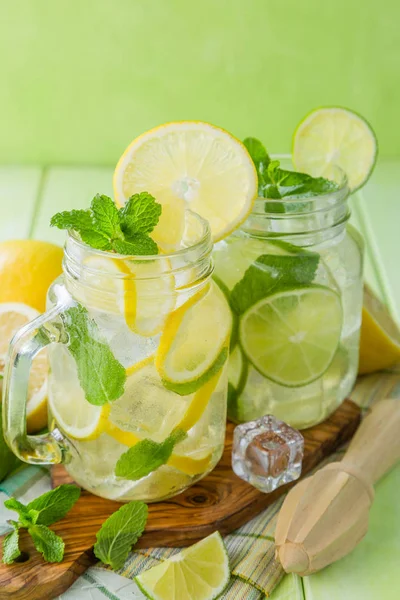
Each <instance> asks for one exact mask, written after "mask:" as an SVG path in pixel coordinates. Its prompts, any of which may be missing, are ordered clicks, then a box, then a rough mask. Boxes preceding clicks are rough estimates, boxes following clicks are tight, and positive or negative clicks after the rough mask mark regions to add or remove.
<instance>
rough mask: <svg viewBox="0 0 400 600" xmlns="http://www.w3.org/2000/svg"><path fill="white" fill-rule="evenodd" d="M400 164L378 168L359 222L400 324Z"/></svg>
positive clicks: (364, 198) (386, 297)
mask: <svg viewBox="0 0 400 600" xmlns="http://www.w3.org/2000/svg"><path fill="white" fill-rule="evenodd" d="M399 167H400V161H399V160H397V161H385V162H381V163H379V164H378V166H377V168H376V171H375V172H374V174H373V176H372V177H371V180H370V181H369V182H368V185H367V186H366V187H365V188H364V189H363V190H362V191H361V192H360V202H359V208H360V214H359V216H360V220H361V221H362V226H363V229H364V232H365V233H364V235H365V236H366V239H367V243H368V248H369V251H370V254H371V257H372V260H373V263H374V266H375V272H376V274H377V277H378V280H379V284H380V287H381V289H382V293H383V298H384V300H385V301H386V303H387V304H388V306H389V308H390V309H391V311H392V313H393V315H394V317H395V318H397V320H398V321H399V322H400V269H399V255H400V241H399V239H400V236H399V224H400V177H399V175H398V173H399Z"/></svg>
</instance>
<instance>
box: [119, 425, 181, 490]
mask: <svg viewBox="0 0 400 600" xmlns="http://www.w3.org/2000/svg"><path fill="white" fill-rule="evenodd" d="M186 436H187V434H186V432H185V431H182V430H181V429H176V430H174V431H173V432H172V433H171V434H170V435H169V436H168V437H167V438H166V439H165V440H164V441H162V442H154V441H153V440H150V439H144V440H141V441H140V442H138V443H137V444H135V445H134V446H132V447H131V448H129V450H127V451H126V452H124V454H122V455H121V456H120V457H119V459H118V461H117V464H116V465H115V474H116V476H117V477H123V478H124V479H130V480H132V481H137V480H138V479H142V477H146V475H149V474H150V473H152V472H153V471H155V470H156V469H158V468H159V467H161V465H165V463H166V462H168V459H169V458H170V456H171V454H172V451H173V449H174V447H175V446H176V444H179V442H181V441H182V440H184V439H185V437H186Z"/></svg>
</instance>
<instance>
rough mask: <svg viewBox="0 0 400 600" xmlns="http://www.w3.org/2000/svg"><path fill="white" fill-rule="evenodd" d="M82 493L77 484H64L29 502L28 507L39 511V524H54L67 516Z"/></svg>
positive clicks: (29, 509)
mask: <svg viewBox="0 0 400 600" xmlns="http://www.w3.org/2000/svg"><path fill="white" fill-rule="evenodd" d="M80 495H81V490H80V488H78V487H77V486H76V485H70V484H63V485H60V486H58V487H56V488H55V489H54V490H50V491H49V492H46V493H44V494H42V495H41V496H39V497H38V498H35V500H32V502H29V504H28V505H27V509H28V511H31V510H35V511H37V512H38V517H37V520H36V523H37V524H38V525H52V523H55V522H56V521H59V520H60V519H63V518H64V517H65V515H66V514H67V513H68V512H69V511H70V510H71V508H72V507H73V506H74V504H75V502H77V500H78V499H79V496H80Z"/></svg>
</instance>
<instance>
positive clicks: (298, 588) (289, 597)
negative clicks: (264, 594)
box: [271, 573, 304, 600]
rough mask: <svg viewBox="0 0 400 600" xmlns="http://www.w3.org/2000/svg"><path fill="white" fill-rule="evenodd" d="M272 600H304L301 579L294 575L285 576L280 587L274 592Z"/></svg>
mask: <svg viewBox="0 0 400 600" xmlns="http://www.w3.org/2000/svg"><path fill="white" fill-rule="evenodd" d="M271 600H304V592H303V585H302V582H301V578H300V577H299V576H298V575H295V574H294V573H290V574H289V575H285V577H284V578H283V579H282V581H281V582H280V584H279V585H278V587H277V588H276V589H275V590H274V591H273V592H272V594H271Z"/></svg>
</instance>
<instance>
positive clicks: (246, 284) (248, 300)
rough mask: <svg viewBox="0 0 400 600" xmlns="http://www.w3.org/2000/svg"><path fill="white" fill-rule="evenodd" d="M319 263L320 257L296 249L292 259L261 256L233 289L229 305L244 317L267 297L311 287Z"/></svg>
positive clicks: (288, 257)
mask: <svg viewBox="0 0 400 600" xmlns="http://www.w3.org/2000/svg"><path fill="white" fill-rule="evenodd" d="M288 246H291V245H289V244H288ZM293 248H295V246H293ZM318 263H319V254H317V253H315V252H308V251H301V250H299V249H298V248H296V254H295V255H293V254H288V255H281V254H279V255H278V254H262V255H261V256H259V257H258V258H257V260H255V261H254V263H253V264H252V265H250V267H249V268H248V269H247V270H246V271H245V273H244V275H243V277H242V279H241V280H240V281H238V282H237V283H236V285H235V286H234V288H233V289H232V292H231V304H232V307H233V309H234V311H235V312H236V313H237V314H243V313H244V312H245V311H246V310H248V309H249V308H250V307H251V306H253V304H255V303H256V302H258V301H259V300H261V299H262V298H265V297H266V296H269V295H270V294H273V293H275V292H277V291H279V290H282V289H285V288H289V287H298V286H304V285H308V284H310V283H311V282H312V280H313V279H314V277H315V273H316V270H317V267H318Z"/></svg>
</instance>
